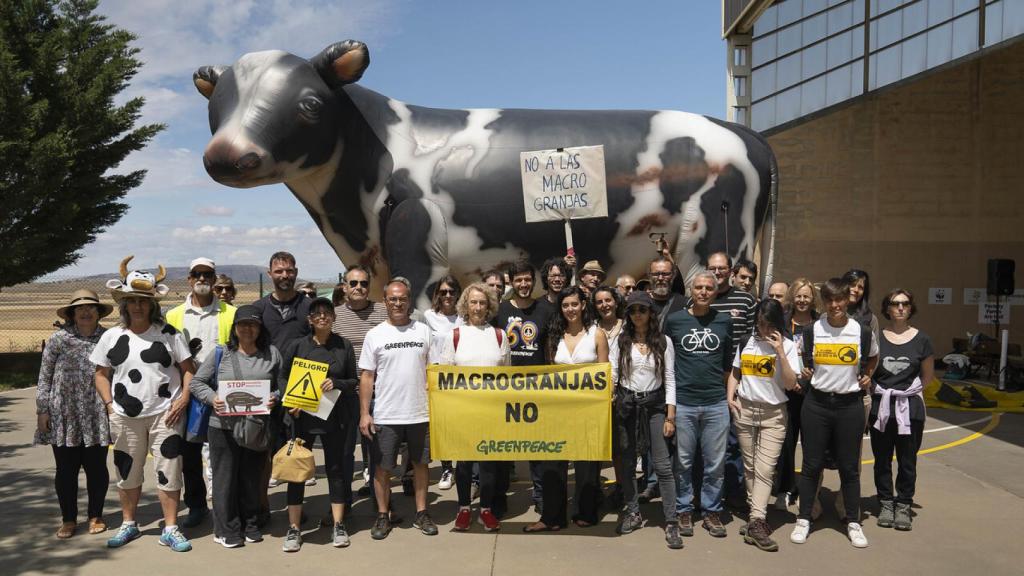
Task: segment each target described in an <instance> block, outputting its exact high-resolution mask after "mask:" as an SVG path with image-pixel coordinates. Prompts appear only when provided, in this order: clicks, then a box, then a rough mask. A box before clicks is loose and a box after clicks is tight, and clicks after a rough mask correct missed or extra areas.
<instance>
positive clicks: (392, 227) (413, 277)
mask: <svg viewBox="0 0 1024 576" xmlns="http://www.w3.org/2000/svg"><path fill="white" fill-rule="evenodd" d="M429 235H430V214H428V213H427V210H426V209H425V208H424V207H423V204H421V203H420V202H419V201H418V200H407V201H405V202H402V203H401V204H399V205H398V206H396V207H395V210H394V211H393V212H392V213H391V219H390V221H389V222H388V228H387V241H386V243H385V244H384V248H385V253H386V254H387V256H388V262H389V263H390V264H391V275H392V276H404V277H405V278H408V279H409V282H411V283H412V285H413V286H426V285H427V282H428V281H429V280H430V256H429V255H428V254H427V249H426V246H427V238H428V236H429Z"/></svg>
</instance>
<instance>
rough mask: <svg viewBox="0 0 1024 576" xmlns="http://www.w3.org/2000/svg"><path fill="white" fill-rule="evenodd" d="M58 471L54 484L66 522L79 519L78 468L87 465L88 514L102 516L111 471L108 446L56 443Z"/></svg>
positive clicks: (54, 449) (55, 451)
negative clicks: (57, 444)
mask: <svg viewBox="0 0 1024 576" xmlns="http://www.w3.org/2000/svg"><path fill="white" fill-rule="evenodd" d="M52 448H53V459H54V461H55V462H56V464H57V473H56V475H55V476H54V478H53V487H54V488H56V489H57V502H58V503H59V504H60V515H61V517H62V518H63V520H64V522H77V521H78V471H79V470H81V469H82V468H85V487H86V491H87V493H88V494H89V518H99V517H101V516H103V501H104V500H106V498H107V486H108V485H109V484H110V472H109V471H108V470H107V447H106V446H53V447H52Z"/></svg>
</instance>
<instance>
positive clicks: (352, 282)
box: [348, 280, 370, 288]
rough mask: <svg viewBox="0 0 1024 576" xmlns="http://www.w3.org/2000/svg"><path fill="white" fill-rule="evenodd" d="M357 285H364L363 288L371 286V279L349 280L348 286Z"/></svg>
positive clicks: (353, 286)
mask: <svg viewBox="0 0 1024 576" xmlns="http://www.w3.org/2000/svg"><path fill="white" fill-rule="evenodd" d="M356 286H359V287H362V288H369V287H370V281H369V280H349V281H348V287H349V288H355V287H356Z"/></svg>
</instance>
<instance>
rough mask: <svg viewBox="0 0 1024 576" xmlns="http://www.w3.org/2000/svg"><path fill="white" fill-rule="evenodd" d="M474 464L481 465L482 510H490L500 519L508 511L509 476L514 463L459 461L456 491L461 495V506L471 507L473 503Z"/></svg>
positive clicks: (456, 465)
mask: <svg viewBox="0 0 1024 576" xmlns="http://www.w3.org/2000/svg"><path fill="white" fill-rule="evenodd" d="M474 464H479V469H480V508H490V509H491V512H494V515H495V516H497V517H499V518H500V517H501V516H502V515H503V514H504V513H505V512H506V511H507V510H508V502H507V492H508V485H509V483H508V475H509V470H510V469H511V467H512V463H511V462H495V461H481V462H479V463H476V462H463V461H461V460H460V461H458V462H457V463H456V464H455V489H456V491H457V492H458V494H459V506H469V505H470V503H471V502H472V495H473V465H474Z"/></svg>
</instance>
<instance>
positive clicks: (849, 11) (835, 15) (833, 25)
mask: <svg viewBox="0 0 1024 576" xmlns="http://www.w3.org/2000/svg"><path fill="white" fill-rule="evenodd" d="M850 26H853V4H849V3H847V4H843V5H842V6H836V7H835V8H833V9H831V10H829V11H828V33H829V34H835V33H836V32H839V31H840V30H844V29H846V28H849V27H850Z"/></svg>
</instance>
